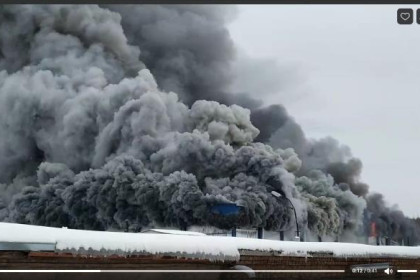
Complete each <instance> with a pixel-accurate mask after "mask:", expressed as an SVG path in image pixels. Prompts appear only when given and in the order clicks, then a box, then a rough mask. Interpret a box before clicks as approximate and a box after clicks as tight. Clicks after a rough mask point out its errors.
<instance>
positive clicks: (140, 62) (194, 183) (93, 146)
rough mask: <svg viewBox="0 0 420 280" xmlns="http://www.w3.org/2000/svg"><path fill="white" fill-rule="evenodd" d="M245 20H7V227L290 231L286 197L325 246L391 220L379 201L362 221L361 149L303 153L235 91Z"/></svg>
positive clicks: (1, 16)
mask: <svg viewBox="0 0 420 280" xmlns="http://www.w3.org/2000/svg"><path fill="white" fill-rule="evenodd" d="M111 10H112V11H111ZM234 13H235V12H234V10H232V9H230V8H225V7H218V6H211V7H208V6H206V7H204V6H157V5H150V6H111V7H98V6H94V5H81V6H70V5H66V6H57V5H49V6H41V5H37V6H26V5H25V6H22V5H20V6H3V7H2V8H1V9H0V21H1V24H0V69H1V71H0V193H1V195H0V196H1V201H0V207H1V210H0V217H1V219H2V220H5V221H15V222H20V223H31V224H40V225H50V226H68V227H71V228H84V229H102V230H109V229H124V228H126V227H127V226H129V228H130V230H136V229H138V228H140V227H143V226H152V225H162V226H179V227H185V226H188V225H214V226H217V227H220V228H229V227H232V226H233V225H238V226H244V227H257V226H261V227H265V228H267V229H284V230H292V228H293V222H294V221H293V220H294V217H293V215H292V213H291V211H290V208H289V205H288V202H287V201H285V200H284V199H276V198H274V197H273V196H272V195H271V194H270V192H271V191H272V190H276V191H278V192H280V193H281V194H283V195H284V196H286V197H288V198H289V199H291V200H292V202H293V204H294V205H295V207H296V209H297V212H298V216H299V217H298V220H299V222H300V223H302V224H304V225H305V227H307V228H308V229H309V230H310V231H311V232H313V233H314V234H317V235H341V234H343V233H346V232H351V233H356V232H358V231H359V230H360V228H361V227H363V221H364V217H363V213H364V211H365V212H366V211H372V212H375V211H376V212H375V213H377V212H378V211H379V210H377V208H378V207H376V208H373V207H370V208H369V203H371V202H370V201H371V200H369V199H367V202H368V207H367V208H366V199H365V197H366V194H367V185H365V184H363V183H361V182H360V181H359V176H360V172H361V162H360V161H359V160H357V159H354V158H353V157H352V155H351V153H350V150H349V148H347V147H344V146H341V145H340V144H339V143H338V142H337V141H336V140H334V139H332V138H326V139H321V140H317V141H314V140H308V139H306V137H305V135H304V133H303V131H302V129H301V128H300V126H299V125H298V124H296V122H295V121H294V120H293V118H291V117H290V116H289V115H288V113H287V111H286V110H285V108H284V107H283V106H281V105H271V106H267V107H262V106H261V104H262V102H261V101H259V100H256V99H253V98H252V96H253V94H254V93H232V92H229V88H230V86H231V83H232V79H233V77H234V76H235V75H234V73H233V69H234V68H235V67H233V64H234V63H236V62H235V53H236V51H235V48H234V44H233V42H232V40H231V39H230V36H229V33H228V32H227V29H226V27H225V25H226V23H227V22H228V21H230V20H232V17H233V15H234ZM255 79H258V75H256V76H255ZM291 148H293V149H291ZM359 196H360V197H359ZM220 203H235V204H237V205H239V206H241V209H242V210H241V213H240V215H238V216H228V217H220V216H218V215H216V214H213V213H212V211H211V209H212V207H213V206H214V205H217V204H220ZM366 209H367V210H366ZM375 219H376V216H375ZM400 228H402V227H400Z"/></svg>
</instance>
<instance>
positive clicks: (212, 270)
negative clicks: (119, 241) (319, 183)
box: [0, 269, 345, 273]
mask: <svg viewBox="0 0 420 280" xmlns="http://www.w3.org/2000/svg"><path fill="white" fill-rule="evenodd" d="M247 272H248V273H344V272H345V270H252V269H248V270H245V269H244V270H222V269H221V270H216V269H209V270H178V269H175V270H0V273H247Z"/></svg>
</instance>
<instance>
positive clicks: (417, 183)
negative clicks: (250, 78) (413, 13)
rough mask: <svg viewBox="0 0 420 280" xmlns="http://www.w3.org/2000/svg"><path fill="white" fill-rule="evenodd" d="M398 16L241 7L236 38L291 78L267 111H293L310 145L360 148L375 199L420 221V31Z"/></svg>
mask: <svg viewBox="0 0 420 280" xmlns="http://www.w3.org/2000/svg"><path fill="white" fill-rule="evenodd" d="M405 7H410V6H407V5H405V6H404V8H405ZM398 8H401V7H400V6H390V5H387V6H385V5H384V6H348V5H337V6H331V5H317V6H309V5H305V6H303V5H294V6H290V5H287V6H286V5H278V6H270V5H262V6H257V5H248V6H240V7H239V13H238V16H237V19H236V20H235V21H233V22H232V23H231V24H230V30H231V35H232V37H233V39H234V41H235V43H236V44H237V45H238V47H239V49H240V51H242V52H243V53H245V54H246V55H247V56H250V57H252V58H258V59H267V61H275V62H276V63H277V66H276V69H277V70H276V71H273V72H275V73H279V69H280V73H283V74H284V77H286V78H284V77H283V78H279V81H283V83H284V84H285V86H284V87H283V88H282V90H281V91H280V92H276V93H273V94H269V95H266V97H265V98H266V102H267V103H282V104H284V105H285V106H286V108H287V109H288V111H289V112H290V114H291V115H292V116H293V117H294V118H295V119H296V120H297V121H298V123H300V124H301V125H302V127H303V128H304V130H305V133H306V134H307V136H308V137H310V138H319V137H324V136H328V135H330V136H333V137H334V138H336V139H338V140H339V141H340V142H341V143H343V144H346V145H348V146H350V147H351V150H352V152H353V155H354V156H356V157H358V158H360V159H361V160H362V161H363V164H364V169H363V174H362V180H363V181H365V182H366V183H368V184H369V185H370V187H371V191H377V192H381V193H383V194H384V195H385V198H386V199H387V201H388V202H389V203H390V205H392V204H398V205H399V207H400V208H401V209H402V210H403V211H404V212H405V213H406V214H407V215H409V216H420V165H419V163H418V162H419V159H420V148H419V147H420V129H419V123H420V53H419V52H420V25H418V24H416V23H414V24H413V25H409V26H407V25H404V26H401V25H398V24H397V19H396V16H397V9H398ZM413 8H415V10H416V9H417V8H420V6H419V7H413ZM273 67H274V66H273ZM268 68H270V67H268ZM258 71H261V69H258ZM265 71H267V69H265ZM268 73H270V71H268ZM284 80H286V81H284ZM267 87H270V85H269V81H267Z"/></svg>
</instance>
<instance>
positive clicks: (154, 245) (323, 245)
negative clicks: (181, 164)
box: [0, 223, 420, 261]
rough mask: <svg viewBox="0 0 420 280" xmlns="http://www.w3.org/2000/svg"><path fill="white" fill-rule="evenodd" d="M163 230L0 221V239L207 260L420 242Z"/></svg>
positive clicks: (347, 253)
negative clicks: (132, 230) (357, 241)
mask: <svg viewBox="0 0 420 280" xmlns="http://www.w3.org/2000/svg"><path fill="white" fill-rule="evenodd" d="M166 232H167V234H159V233H157V234H156V233H121V232H101V231H88V230H73V229H67V228H50V227H41V226H31V225H22V224H12V223H0V243H2V242H21V243H55V244H56V245H55V248H56V251H58V252H60V251H61V252H74V253H83V254H92V255H97V254H99V255H112V254H119V255H136V254H137V255H138V254H160V255H167V256H177V257H187V258H200V259H209V260H212V261H229V260H239V257H240V253H239V251H240V250H255V251H276V252H277V253H281V255H287V256H303V257H308V256H311V254H313V253H314V252H315V253H316V252H318V253H327V254H328V253H330V254H331V253H332V254H333V255H334V256H336V257H355V256H363V257H373V256H383V257H394V256H398V257H408V258H420V247H402V246H371V245H364V244H354V243H337V242H293V241H275V240H259V239H251V238H239V237H224V236H202V235H179V234H170V231H166ZM176 232H177V231H176Z"/></svg>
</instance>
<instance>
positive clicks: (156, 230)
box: [141, 228, 205, 236]
mask: <svg viewBox="0 0 420 280" xmlns="http://www.w3.org/2000/svg"><path fill="white" fill-rule="evenodd" d="M141 233H160V234H176V235H193V236H205V234H204V233H201V232H196V231H184V230H175V229H159V228H152V229H147V230H145V231H142V232H141Z"/></svg>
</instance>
